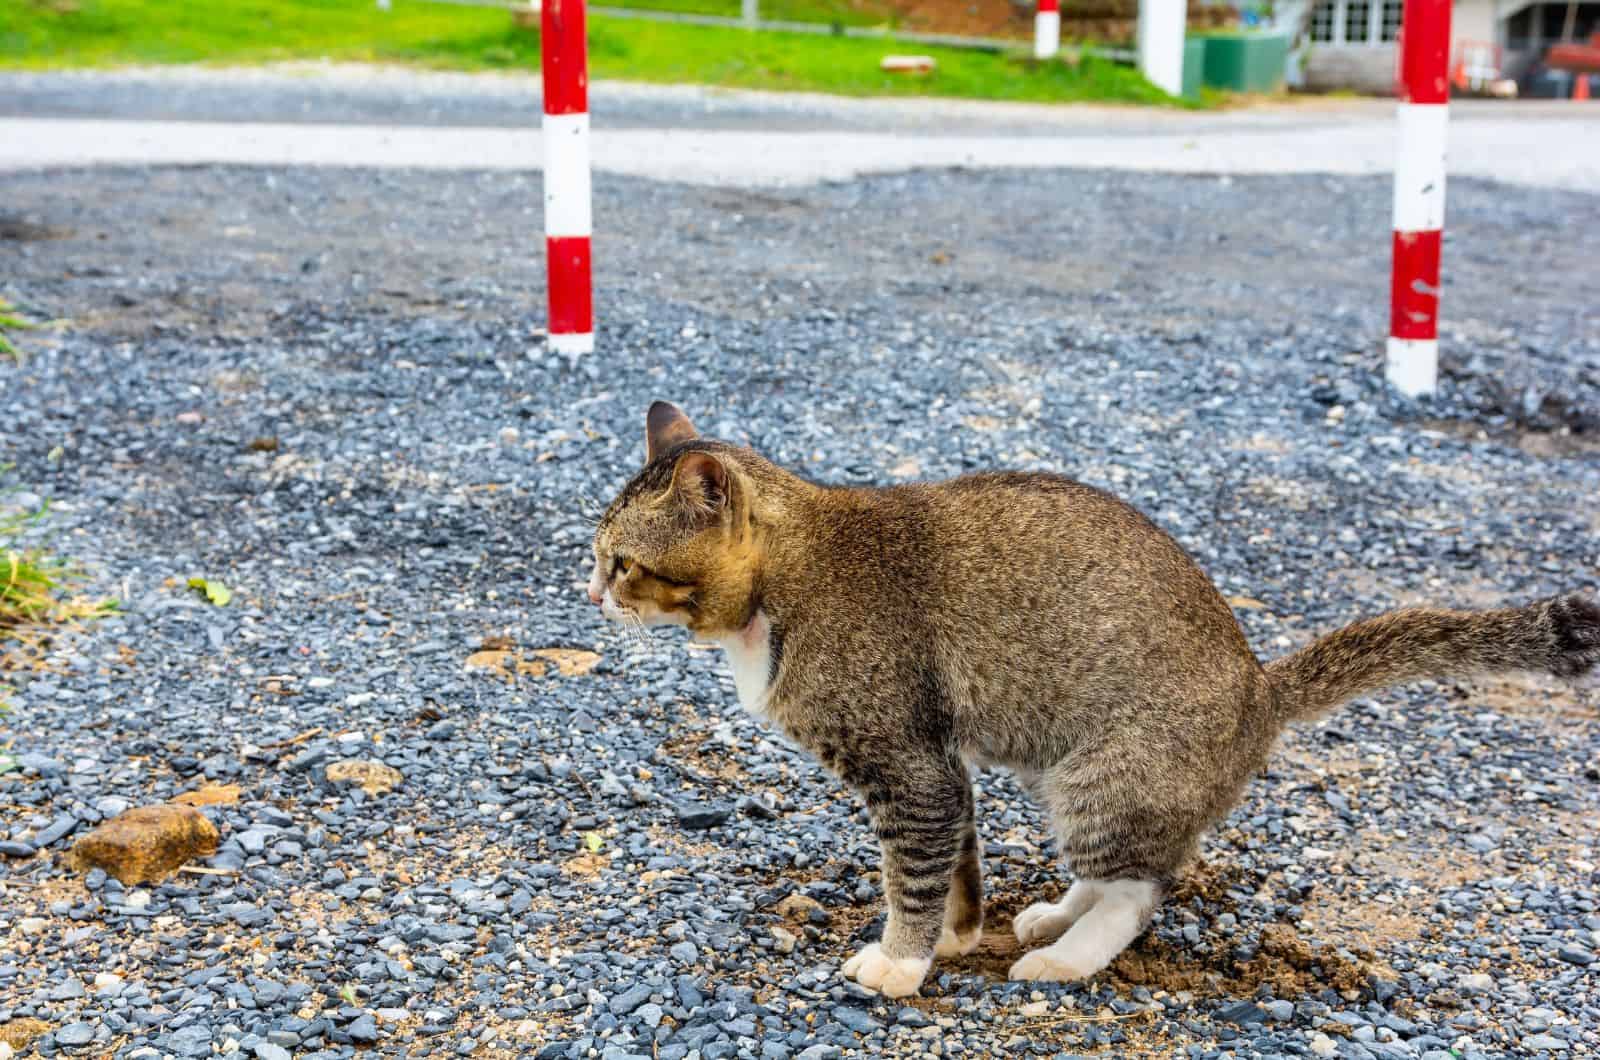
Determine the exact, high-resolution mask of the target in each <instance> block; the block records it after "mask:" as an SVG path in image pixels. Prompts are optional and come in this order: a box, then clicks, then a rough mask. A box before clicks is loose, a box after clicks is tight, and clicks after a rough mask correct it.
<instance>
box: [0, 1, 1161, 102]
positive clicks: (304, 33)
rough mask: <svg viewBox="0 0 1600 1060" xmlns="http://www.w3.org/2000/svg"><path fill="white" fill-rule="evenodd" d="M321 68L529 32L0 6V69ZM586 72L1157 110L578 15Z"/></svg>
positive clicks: (186, 8)
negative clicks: (583, 19) (314, 64)
mask: <svg viewBox="0 0 1600 1060" xmlns="http://www.w3.org/2000/svg"><path fill="white" fill-rule="evenodd" d="M790 2H791V4H801V3H813V4H815V3H817V2H818V0H790ZM820 2H821V3H823V4H827V3H831V2H833V0H820ZM791 10H792V8H791ZM891 52H914V53H916V54H925V55H932V56H933V57H934V58H935V59H937V60H938V64H939V65H938V70H937V72H936V73H934V74H933V75H931V76H928V77H905V76H891V75H886V74H884V73H882V72H880V71H879V70H878V60H879V59H880V58H882V57H883V56H884V55H885V54H888V53H891ZM321 58H328V59H334V60H350V61H355V60H359V61H368V62H399V63H410V64H414V65H419V66H428V67H435V68H441V69H452V70H526V71H535V70H537V69H538V68H539V36H538V34H537V33H532V32H528V31H523V30H518V29H516V28H514V27H513V26H512V24H511V16H510V15H509V14H508V13H507V12H506V11H504V10H501V9H496V8H475V7H461V6H457V5H452V4H429V3H421V2H416V0H394V9H393V10H392V11H389V12H387V13H385V12H382V11H379V10H377V8H376V6H375V5H374V4H373V2H372V0H0V68H7V67H9V68H27V69H46V68H54V67H82V66H119V65H130V64H151V63H191V62H204V63H257V62H270V61H274V60H286V59H321ZM589 64H590V73H591V76H593V77H596V78H617V79H623V80H631V81H657V82H678V83H683V82H687V83H694V84H704V85H722V86H728V87H738V88H759V89H779V90H791V91H814V92H831V93H835V94H840V95H850V96H876V95H896V96H913V95H928V96H959V97H966V98H972V99H1002V100H1027V101H1036V102H1077V101H1090V100H1093V101H1110V102H1127V103H1160V102H1170V100H1168V97H1167V96H1166V95H1164V94H1163V93H1162V92H1161V91H1160V90H1159V89H1157V88H1155V87H1154V86H1152V85H1151V84H1150V83H1149V82H1147V81H1145V80H1144V78H1143V77H1142V76H1140V75H1139V73H1138V72H1137V71H1135V70H1132V69H1130V68H1127V67H1123V66H1118V65H1116V64H1113V63H1110V62H1106V61H1102V60H1096V59H1092V58H1091V59H1085V60H1084V61H1083V62H1082V63H1081V64H1079V65H1078V66H1076V67H1074V66H1069V65H1067V64H1066V63H1062V62H1050V63H1042V64H1039V63H1034V62H1033V61H1032V60H1031V59H1027V58H1025V57H1023V56H1021V55H1020V54H1013V55H996V54H992V53H987V52H978V51H967V50H962V49H955V48H935V47H928V46H923V45H915V44H896V43H895V42H893V41H877V40H851V39H848V38H844V37H829V36H817V35H812V34H801V33H793V34H790V33H751V32H748V31H746V30H740V29H722V28H711V27H703V26H686V25H676V24H670V23H663V22H645V21H638V20H632V19H607V18H601V17H594V18H592V19H591V21H590V24H589Z"/></svg>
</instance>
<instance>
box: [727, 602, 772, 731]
mask: <svg viewBox="0 0 1600 1060" xmlns="http://www.w3.org/2000/svg"><path fill="white" fill-rule="evenodd" d="M717 643H718V644H721V645H722V648H723V650H724V651H726V652H727V653H728V666H729V667H730V668H731V669H732V670H733V687H734V690H735V691H737V692H738V693H739V705H740V706H742V707H744V709H745V710H748V711H749V712H750V713H752V714H760V713H762V711H764V710H765V709H766V706H767V693H768V692H769V691H770V688H769V683H770V681H771V678H772V625H771V623H769V622H768V621H767V616H766V615H764V614H762V613H761V612H760V611H757V612H756V615H755V618H753V619H751V621H750V624H749V625H748V626H746V627H745V628H744V629H743V630H740V631H739V632H738V633H730V634H729V635H727V636H726V637H719V638H717Z"/></svg>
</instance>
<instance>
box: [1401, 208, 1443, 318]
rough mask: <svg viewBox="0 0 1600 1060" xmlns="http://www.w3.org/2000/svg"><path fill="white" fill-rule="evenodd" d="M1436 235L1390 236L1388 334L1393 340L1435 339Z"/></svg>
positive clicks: (1436, 233)
mask: <svg viewBox="0 0 1600 1060" xmlns="http://www.w3.org/2000/svg"><path fill="white" fill-rule="evenodd" d="M1440 235H1441V233H1439V232H1396V233H1395V234H1394V278H1393V281H1392V285H1391V287H1390V291H1389V306H1390V309H1389V314H1390V315H1389V334H1390V335H1392V336H1394V337H1395V338H1397V339H1436V338H1438V337H1439V237H1440Z"/></svg>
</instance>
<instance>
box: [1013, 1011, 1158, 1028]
mask: <svg viewBox="0 0 1600 1060" xmlns="http://www.w3.org/2000/svg"><path fill="white" fill-rule="evenodd" d="M1154 1015H1155V1013H1154V1012H1151V1011H1150V1010H1148V1009H1140V1010H1139V1011H1138V1012H1093V1013H1084V1012H1074V1013H1071V1014H1069V1015H1065V1016H1051V1017H1050V1018H1049V1019H1035V1020H1029V1021H1027V1023H1025V1024H1024V1026H1026V1027H1027V1028H1028V1029H1030V1030H1033V1029H1037V1028H1040V1027H1064V1026H1067V1025H1068V1024H1073V1023H1083V1024H1088V1023H1129V1022H1132V1021H1133V1020H1140V1019H1146V1018H1148V1017H1151V1016H1154Z"/></svg>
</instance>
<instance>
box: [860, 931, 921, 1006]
mask: <svg viewBox="0 0 1600 1060" xmlns="http://www.w3.org/2000/svg"><path fill="white" fill-rule="evenodd" d="M931 964H933V961H932V960H930V959H929V958H927V957H901V958H899V959H896V958H894V957H891V956H889V955H888V954H887V953H884V952H883V947H882V946H881V945H879V944H878V943H876V942H874V943H872V944H871V945H870V946H868V947H867V948H866V949H864V950H862V951H861V952H860V953H857V954H856V955H855V956H854V957H851V958H850V959H849V960H848V961H845V962H844V969H843V971H844V974H845V975H847V976H849V977H850V978H851V979H854V980H855V981H856V982H858V983H860V984H861V985H862V986H864V987H866V988H867V989H868V990H876V991H878V992H879V993H881V994H883V995H884V996H885V997H906V996H907V995H909V994H915V993H916V992H917V987H919V986H921V985H922V980H923V978H924V977H926V976H927V974H928V967H929V966H930V965H931Z"/></svg>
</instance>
